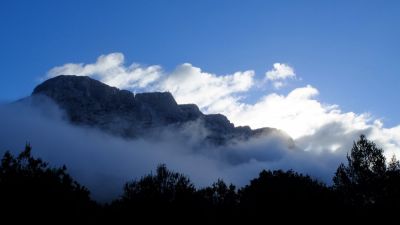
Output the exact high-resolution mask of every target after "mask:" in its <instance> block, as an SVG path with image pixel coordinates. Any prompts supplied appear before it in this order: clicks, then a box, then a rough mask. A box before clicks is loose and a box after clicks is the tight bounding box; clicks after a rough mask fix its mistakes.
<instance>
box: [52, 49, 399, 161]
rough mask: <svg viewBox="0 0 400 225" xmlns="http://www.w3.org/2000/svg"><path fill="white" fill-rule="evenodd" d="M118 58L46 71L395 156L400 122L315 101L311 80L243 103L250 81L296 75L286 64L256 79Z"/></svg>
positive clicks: (306, 144) (317, 146) (310, 144)
mask: <svg viewBox="0 0 400 225" xmlns="http://www.w3.org/2000/svg"><path fill="white" fill-rule="evenodd" d="M123 59H124V57H123V55H122V54H121V53H111V54H109V55H102V56H100V57H99V58H98V60H97V62H95V63H93V64H72V63H69V64H65V65H63V66H59V67H55V68H53V69H51V70H50V71H49V72H48V75H47V76H48V77H53V76H56V75H59V74H77V75H86V76H91V77H94V78H97V79H99V80H100V81H102V82H105V83H107V84H109V85H112V86H116V87H119V88H123V89H129V90H132V91H136V90H138V89H139V88H140V90H144V91H170V92H171V93H172V94H173V95H174V97H175V98H176V100H177V102H178V103H181V104H183V103H195V104H197V105H199V106H200V108H201V110H203V111H204V112H206V113H222V114H225V115H226V116H227V117H228V118H229V119H230V120H231V121H232V122H233V123H235V125H250V126H251V127H252V128H260V127H265V126H267V127H275V128H278V129H281V130H284V131H286V132H287V133H288V134H289V135H290V136H292V137H293V138H294V139H295V141H296V144H297V145H298V146H299V147H301V148H302V149H304V150H305V151H313V152H316V153H318V154H324V153H329V154H330V153H333V152H341V153H342V154H345V153H347V151H348V150H349V149H350V147H351V144H352V141H353V140H354V139H356V138H357V136H358V135H359V134H361V133H363V134H366V135H367V137H368V138H370V139H371V140H373V141H375V142H377V144H378V145H380V146H381V147H383V148H384V149H385V154H386V155H387V156H389V157H390V156H391V155H392V154H396V155H397V156H398V157H399V156H400V125H398V126H395V127H391V128H386V127H385V126H384V125H383V123H382V121H380V120H378V119H374V118H373V116H371V115H369V114H368V113H361V114H357V113H354V112H342V110H341V109H340V107H339V106H338V105H335V104H327V103H322V102H320V101H319V100H318V99H317V97H318V94H319V91H318V89H317V88H316V87H313V86H311V85H307V86H304V87H298V88H295V89H293V90H291V91H290V92H289V93H288V94H287V95H282V94H279V93H264V94H263V96H262V97H261V98H260V99H259V100H258V101H257V102H255V103H253V104H249V103H246V99H245V97H246V95H247V94H249V93H250V91H254V90H255V89H257V85H255V84H257V83H265V81H267V82H266V85H272V86H273V87H275V88H277V89H278V88H281V87H283V86H284V85H285V84H286V82H288V81H290V79H293V78H296V74H295V71H294V69H293V68H292V67H290V66H288V65H287V64H284V63H274V64H273V68H272V69H271V70H269V71H267V72H266V73H265V78H264V79H263V80H256V78H255V72H254V71H253V70H248V71H238V72H234V73H232V74H227V75H217V74H212V73H208V72H204V71H202V70H201V69H200V68H198V67H195V66H192V65H191V64H189V63H185V64H182V65H179V66H177V68H176V69H175V70H174V71H172V72H170V73H164V72H163V71H162V68H161V67H160V66H156V65H153V66H147V67H142V66H140V65H137V64H132V65H131V66H125V65H124V60H123ZM116 80H117V81H116ZM125 81H130V82H125Z"/></svg>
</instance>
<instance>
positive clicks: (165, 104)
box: [31, 75, 294, 145]
mask: <svg viewBox="0 0 400 225" xmlns="http://www.w3.org/2000/svg"><path fill="white" fill-rule="evenodd" d="M42 95H44V96H46V97H49V98H50V99H52V100H53V101H54V102H55V103H56V104H57V105H58V106H59V107H60V108H61V109H63V110H65V111H66V113H67V116H68V120H69V121H70V122H72V123H74V124H77V125H85V126H90V127H95V128H100V129H101V130H103V131H106V132H109V133H112V134H115V135H119V136H123V137H127V138H136V137H141V136H144V135H145V134H146V133H148V132H149V131H150V130H154V129H157V128H163V127H174V128H176V129H180V128H181V127H182V126H183V125H185V124H188V123H194V122H199V123H201V124H202V126H204V127H205V128H206V130H207V135H206V136H205V139H206V140H207V142H209V143H212V144H216V145H223V144H226V143H229V142H231V141H241V140H248V139H250V138H254V137H260V136H263V135H265V136H268V135H269V134H271V133H278V134H281V135H282V136H287V139H288V141H289V142H290V143H291V145H294V144H293V143H292V142H293V140H292V139H291V138H290V137H289V136H288V135H287V134H285V133H283V132H282V131H280V130H278V129H276V128H269V127H266V128H260V129H255V130H252V129H251V128H250V127H249V126H238V127H235V126H234V124H233V123H231V122H230V121H229V120H228V118H227V117H226V116H224V115H222V114H203V113H202V112H201V111H200V109H199V107H198V106H197V105H195V104H178V103H177V102H176V101H175V99H174V97H173V96H172V94H171V93H170V92H147V93H137V94H134V93H132V92H130V91H127V90H120V89H118V88H116V87H111V86H108V85H107V84H104V83H102V82H100V81H97V80H95V79H92V78H90V77H86V76H76V75H59V76H57V77H54V78H50V79H48V80H46V81H44V82H43V83H41V84H39V85H38V86H36V87H35V89H34V90H33V92H32V94H31V97H33V98H35V97H36V96H42Z"/></svg>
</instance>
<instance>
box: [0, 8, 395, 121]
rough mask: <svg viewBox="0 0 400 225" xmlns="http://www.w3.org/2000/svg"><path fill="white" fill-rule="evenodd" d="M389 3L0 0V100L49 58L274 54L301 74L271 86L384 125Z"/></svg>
mask: <svg viewBox="0 0 400 225" xmlns="http://www.w3.org/2000/svg"><path fill="white" fill-rule="evenodd" d="M399 12H400V2H399V1H330V2H328V1H196V2H195V1H71V0H69V1H1V2H0V28H1V31H2V32H1V35H0V49H1V51H0V62H1V73H2V74H1V76H0V100H3V101H10V100H14V99H17V98H20V97H23V96H26V95H29V94H30V92H31V91H32V89H33V88H34V86H35V85H37V84H38V82H39V78H41V77H43V76H44V75H45V74H46V73H47V71H49V70H50V69H51V68H53V67H55V66H59V65H63V64H65V63H69V62H76V63H92V62H95V61H96V59H97V57H98V56H99V55H102V54H109V53H112V52H122V53H123V54H124V55H125V61H126V62H127V63H129V64H130V63H132V62H138V63H141V64H143V65H154V64H157V65H161V66H162V67H163V69H164V70H166V71H172V70H174V68H175V67H176V66H177V65H180V64H182V63H185V62H189V63H191V64H192V65H194V66H197V67H201V69H202V70H203V71H206V72H210V73H215V74H229V73H234V72H235V71H244V70H255V72H256V76H257V77H259V78H261V77H262V76H264V73H265V72H266V71H268V70H270V69H271V67H272V64H273V63H276V62H281V63H286V64H288V65H290V66H292V67H293V68H294V69H295V71H296V75H297V76H298V77H301V79H302V80H297V81H295V82H293V83H292V84H290V85H288V87H287V88H286V89H282V90H279V92H282V93H287V92H289V91H290V88H293V87H294V86H305V85H306V84H311V85H313V86H314V87H316V88H318V90H319V92H320V95H319V97H318V98H319V99H320V101H321V102H326V103H330V104H338V105H340V107H341V109H342V110H344V111H354V112H357V113H362V112H371V113H372V114H373V115H374V116H375V117H379V118H383V121H384V122H385V124H386V125H388V126H394V125H396V124H399V123H400V118H399V117H398V115H399V113H400V106H399V104H398V101H397V100H398V99H397V96H398V95H397V94H396V93H397V90H398V88H399V87H400V78H399V74H400V70H399V59H400V43H399V40H400V26H399V24H400V14H399ZM291 85H292V86H291ZM268 90H269V89H267V90H264V91H268ZM264 94H265V93H262V91H257V92H256V93H254V94H252V95H251V96H250V97H249V98H248V99H247V101H249V102H253V101H257V99H258V98H259V97H261V96H262V95H264Z"/></svg>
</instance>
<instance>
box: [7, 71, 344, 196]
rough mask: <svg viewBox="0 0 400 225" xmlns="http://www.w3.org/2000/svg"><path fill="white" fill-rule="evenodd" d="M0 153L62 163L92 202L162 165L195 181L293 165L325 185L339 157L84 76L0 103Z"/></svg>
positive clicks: (240, 177) (235, 178) (166, 96)
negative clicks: (27, 147) (27, 150)
mask: <svg viewBox="0 0 400 225" xmlns="http://www.w3.org/2000/svg"><path fill="white" fill-rule="evenodd" d="M0 122H1V124H2V126H1V128H0V143H2V146H1V150H0V151H1V153H3V152H4V151H6V150H10V151H12V152H18V151H19V150H21V149H22V148H23V145H24V144H25V142H30V143H31V144H32V146H33V154H34V155H37V156H40V157H43V158H44V159H45V160H47V161H49V162H50V163H52V164H54V165H61V164H66V166H67V167H68V168H69V170H70V172H71V174H72V175H73V176H74V177H76V178H77V180H78V181H79V182H81V183H82V184H84V185H86V186H87V187H88V188H89V189H90V190H91V191H92V195H93V197H94V198H95V199H97V200H100V201H107V200H110V199H112V198H115V197H116V196H117V195H119V194H120V193H121V187H122V185H123V183H124V182H126V181H127V180H131V179H135V178H139V177H140V176H142V175H144V174H145V173H147V172H149V171H151V170H152V169H154V168H155V167H156V166H157V165H158V164H160V163H166V164H167V166H168V167H169V168H171V169H174V170H177V171H182V172H185V173H188V175H189V176H190V177H191V178H192V179H193V181H194V182H195V183H196V185H198V186H200V187H201V186H205V185H209V184H211V183H212V182H214V181H216V180H217V179H218V178H222V179H224V180H225V181H227V182H233V183H234V184H236V185H239V186H241V185H244V184H246V183H247V182H248V181H249V179H250V178H252V177H254V176H256V175H257V173H258V172H259V171H260V170H262V169H294V170H296V171H299V172H304V173H308V174H311V175H313V176H315V177H317V178H320V179H322V180H324V181H326V182H330V179H331V176H332V174H333V172H334V170H335V169H336V166H337V165H338V163H339V162H340V161H342V160H343V159H344V157H345V156H344V154H341V153H338V152H321V153H317V152H308V151H304V150H303V149H300V148H298V147H296V143H295V142H294V141H293V139H292V138H290V137H289V136H288V135H287V134H286V133H284V132H283V131H280V130H277V129H274V128H261V129H256V130H252V129H250V127H248V126H243V127H235V126H234V124H232V123H230V121H229V120H228V119H227V118H226V117H225V116H224V115H221V114H211V115H206V114H203V113H202V112H201V111H200V110H199V108H198V107H197V106H196V105H194V104H184V105H179V104H177V103H176V101H175V99H174V97H173V96H172V95H171V94H170V93H168V92H153V93H140V94H133V93H132V92H129V91H125V90H119V89H117V88H114V87H110V86H108V85H106V84H103V83H101V82H99V81H96V80H94V79H91V78H89V77H84V76H58V77H55V78H51V79H49V80H47V81H45V82H43V83H42V84H40V85H38V86H37V87H36V88H35V89H34V91H33V93H32V95H31V96H29V97H26V98H24V99H21V100H19V101H17V102H15V103H12V104H7V105H2V106H1V108H0Z"/></svg>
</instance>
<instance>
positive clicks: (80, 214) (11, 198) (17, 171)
mask: <svg viewBox="0 0 400 225" xmlns="http://www.w3.org/2000/svg"><path fill="white" fill-rule="evenodd" d="M0 199H1V201H0V209H1V215H2V216H1V219H3V221H4V220H5V219H8V220H11V221H12V222H14V223H18V222H23V221H30V222H32V221H33V222H34V221H36V222H37V221H41V222H50V221H54V219H57V220H58V222H59V223H63V222H79V221H88V220H89V217H90V214H91V212H90V210H92V209H93V208H94V206H95V204H94V203H93V202H92V201H91V200H90V198H89V191H88V190H87V189H86V188H85V187H82V186H81V185H79V184H78V183H77V182H75V181H74V180H73V179H72V178H71V177H70V176H69V175H68V173H67V172H66V167H65V166H63V167H61V168H51V167H49V166H48V163H46V162H43V161H42V160H41V159H40V158H38V159H36V158H34V157H33V156H32V155H31V146H30V145H29V144H27V145H26V147H25V150H24V151H22V152H21V153H20V154H19V155H18V156H17V157H14V156H13V155H12V154H11V153H9V152H6V153H5V154H4V156H3V158H2V160H1V165H0Z"/></svg>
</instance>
